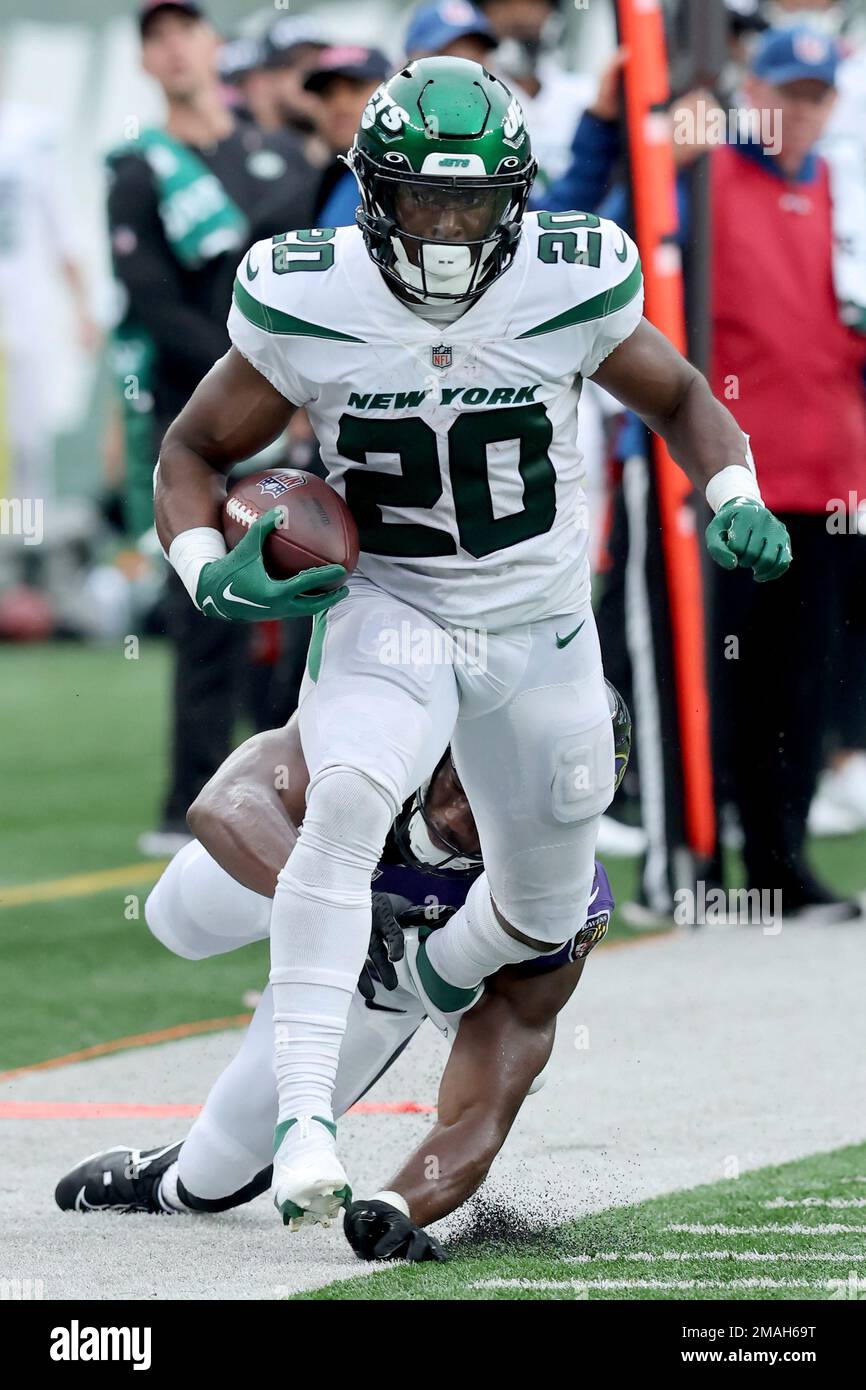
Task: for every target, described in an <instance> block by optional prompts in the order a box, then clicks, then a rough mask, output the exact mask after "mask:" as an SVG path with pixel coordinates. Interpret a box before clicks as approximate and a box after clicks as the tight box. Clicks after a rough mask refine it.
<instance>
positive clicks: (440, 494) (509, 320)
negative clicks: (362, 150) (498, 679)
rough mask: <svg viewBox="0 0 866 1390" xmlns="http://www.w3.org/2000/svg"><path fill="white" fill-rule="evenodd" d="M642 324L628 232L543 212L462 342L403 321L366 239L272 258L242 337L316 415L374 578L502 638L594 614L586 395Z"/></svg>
mask: <svg viewBox="0 0 866 1390" xmlns="http://www.w3.org/2000/svg"><path fill="white" fill-rule="evenodd" d="M642 308H643V281H642V276H641V269H640V260H639V258H638V254H637V250H636V248H635V246H634V243H633V242H632V241H631V240H630V238H629V237H627V236H626V234H625V233H624V232H623V231H622V230H621V229H620V228H619V227H618V226H616V224H615V223H613V222H607V221H604V220H601V221H600V220H599V219H598V218H596V217H594V216H592V215H591V214H588V213H555V214H551V213H543V212H542V213H534V214H531V215H530V216H528V217H527V218H526V221H525V223H524V232H523V235H522V236H521V239H520V242H519V246H518V251H517V254H516V256H515V258H514V261H513V263H512V264H511V266H509V268H508V270H507V271H506V272H505V274H504V275H502V276H501V277H500V279H499V280H498V281H496V282H495V283H494V284H493V285H491V287H490V288H489V289H488V290H486V291H485V293H484V294H482V295H481V296H480V298H479V299H477V300H476V301H475V302H474V303H473V304H472V305H471V306H470V308H468V309H467V310H466V312H465V313H464V314H463V315H462V316H461V317H460V318H459V319H457V320H456V322H454V323H452V324H449V325H443V324H438V325H435V326H434V325H432V324H430V323H428V322H427V321H426V320H425V319H423V318H421V317H419V316H418V315H417V314H415V313H414V312H413V311H412V310H411V309H409V308H408V307H407V306H406V305H405V304H404V303H402V302H401V300H400V299H399V298H398V297H397V295H395V294H394V293H393V291H392V290H391V289H389V287H388V285H387V283H386V282H385V280H384V279H383V277H382V275H381V274H380V272H379V271H378V269H377V268H376V266H375V265H374V263H373V261H372V260H371V259H370V257H369V255H368V254H367V251H366V248H365V246H364V242H363V238H362V235H361V232H360V231H359V229H358V228H357V227H343V228H340V229H339V230H337V231H334V230H333V229H331V228H320V229H316V230H313V231H300V232H291V233H287V234H284V235H281V236H278V237H275V238H274V239H273V241H260V242H258V243H257V245H256V246H254V247H253V249H252V251H251V252H250V253H249V255H248V256H247V257H246V258H245V259H244V261H243V262H242V263H241V266H240V268H239V270H238V277H237V281H236V284H235V296H234V303H233V305H232V309H231V313H230V315H229V332H230V334H231V339H232V342H233V343H234V345H235V346H236V347H237V348H238V350H239V351H240V352H241V353H242V354H243V356H244V357H245V358H247V360H248V361H249V362H250V363H252V365H253V366H254V367H255V368H257V370H258V371H260V372H261V373H262V375H263V376H265V377H266V378H267V380H268V381H269V382H271V384H272V385H273V386H274V387H276V389H277V390H278V391H280V392H281V393H282V394H283V395H284V396H286V397H287V399H288V400H290V401H292V402H293V403H294V404H296V405H299V406H300V405H303V406H305V407H306V409H307V411H308V413H309V417H310V420H311V423H312V425H313V428H314V430H315V432H316V435H317V437H318V440H319V445H320V448H321V453H322V459H323V461H324V463H325V465H326V467H327V470H328V481H329V482H330V483H331V484H332V486H333V487H335V488H336V489H337V491H338V492H339V493H340V494H341V495H342V496H343V497H344V498H345V500H346V502H347V503H348V505H349V507H350V509H351V511H352V513H353V514H354V516H355V519H356V521H357V523H358V529H359V533H360V538H361V557H360V561H359V564H358V571H359V573H361V574H363V575H365V576H366V577H367V578H368V579H370V580H372V582H373V583H375V584H377V585H379V586H380V587H381V588H383V589H385V590H387V591H388V592H389V593H392V594H394V595H395V596H396V597H398V598H401V599H403V600H404V601H405V602H406V603H409V604H411V605H413V606H414V607H416V608H420V609H421V610H422V611H424V612H426V613H428V614H429V615H431V616H432V617H434V618H435V619H436V620H437V621H439V622H440V623H442V624H444V625H446V626H449V627H450V626H455V627H480V628H487V629H489V630H490V631H494V632H495V631H501V630H503V629H505V628H508V627H512V626H516V625H520V624H524V623H529V622H533V621H535V620H537V619H540V618H547V617H555V616H559V615H561V614H566V613H573V612H576V611H577V610H578V609H580V608H581V607H583V605H584V604H585V603H586V602H587V601H588V598H589V568H588V564H587V558H586V556H587V507H586V500H585V497H584V493H583V489H582V485H581V484H582V479H583V470H582V467H581V459H580V454H579V452H578V449H577V442H576V437H577V404H578V399H579V395H580V385H581V380H582V378H583V377H585V376H592V374H593V373H594V372H595V371H597V369H598V367H599V366H600V364H601V363H602V362H603V361H604V359H605V357H606V356H607V355H608V353H610V352H611V351H612V350H613V349H614V348H615V347H616V346H617V345H618V344H619V343H621V342H622V341H623V340H624V339H625V338H627V337H628V336H629V335H630V334H631V333H632V332H633V331H634V329H635V328H636V327H637V325H638V323H639V322H640V318H641V313H642Z"/></svg>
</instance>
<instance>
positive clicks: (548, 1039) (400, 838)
mask: <svg viewBox="0 0 866 1390" xmlns="http://www.w3.org/2000/svg"><path fill="white" fill-rule="evenodd" d="M608 697H609V705H610V712H611V719H612V724H613V732H614V746H615V748H616V755H617V781H619V780H620V779H621V777H622V775H623V773H624V771H625V767H626V764H627V761H628V755H629V749H630V745H631V720H630V718H629V715H628V710H627V709H626V707H625V704H624V702H623V700H622V698H621V697H620V696H619V695H618V694H617V692H616V691H615V690H614V689H613V687H612V686H610V685H609V684H608ZM307 785H308V774H307V769H306V766H305V763H304V757H303V752H302V750H301V743H300V735H299V732H298V728H297V719H296V718H294V717H293V718H292V720H290V722H289V724H288V726H287V727H286V728H285V729H275V730H272V731H271V732H269V733H266V734H258V735H256V736H255V737H254V738H252V739H249V740H248V741H247V743H245V744H244V745H243V746H242V747H241V748H239V749H238V750H237V751H236V752H235V753H233V754H232V755H231V757H229V758H228V759H227V760H226V762H225V763H224V764H223V766H222V767H221V768H220V770H219V771H218V772H217V773H216V775H215V776H214V777H213V778H211V781H210V782H209V783H208V785H207V786H206V787H205V788H204V790H203V791H202V792H201V794H200V795H199V797H198V799H197V800H196V802H195V804H194V805H193V807H192V808H191V810H190V825H191V827H192V828H193V829H194V830H195V832H196V835H197V837H198V839H197V841H196V842H193V843H192V844H190V845H187V846H186V847H185V848H184V849H183V850H181V852H180V853H179V854H177V855H176V856H175V858H174V859H173V860H172V861H171V863H170V864H169V866H168V868H167V869H166V870H165V873H164V874H163V875H162V877H161V879H160V880H159V882H158V883H157V885H156V887H155V888H154V890H153V892H152V893H151V894H150V897H149V898H148V900H147V907H146V917H147V923H148V926H149V927H150V929H151V931H152V932H153V934H154V936H155V937H156V938H157V939H158V940H159V941H161V942H162V943H163V944H164V945H165V946H167V947H168V949H169V950H171V951H174V952H175V953H176V954H177V955H180V956H183V957H184V958H185V959H188V960H201V959H204V958H206V957H209V956H214V955H221V954H223V953H225V952H227V951H232V950H236V949H237V948H238V947H241V946H245V945H247V944H248V943H249V942H251V941H261V940H264V939H265V938H266V937H267V935H268V927H269V917H270V904H271V899H272V898H273V893H274V888H275V885H276V882H277V879H278V876H279V873H280V870H281V868H282V866H283V864H284V863H285V861H286V858H287V857H288V854H289V852H290V850H291V847H292V845H293V843H294V841H295V839H296V837H297V827H298V826H299V825H300V824H301V822H302V821H303V817H304V794H305V791H306V787H307ZM478 851H479V843H478V832H477V829H476V827H475V823H474V821H473V818H472V811H471V808H470V806H469V803H468V801H467V800H466V797H465V794H464V792H463V789H462V787H461V786H460V782H459V779H458V778H457V775H456V773H455V770H454V767H453V764H452V763H451V760H450V757H449V755H448V754H447V753H446V755H445V756H444V757H443V759H442V762H441V764H440V766H439V767H438V768H437V769H436V770H435V772H434V774H433V776H432V777H431V779H430V782H429V784H428V786H426V787H425V788H421V789H419V791H418V792H417V793H416V794H415V795H414V796H413V797H411V798H410V800H409V801H408V802H407V803H406V805H405V806H404V807H403V808H402V811H401V813H400V815H399V816H398V817H397V820H396V821H395V823H394V825H393V826H392V828H391V831H390V832H389V835H388V838H387V840H386V843H385V850H384V853H383V855H382V859H381V862H380V864H379V867H378V869H377V871H376V874H375V878H374V885H373V886H374V889H375V893H374V897H373V903H374V912H373V933H372V936H371V941H370V952H369V957H368V961H367V965H366V967H365V969H364V971H363V973H362V975H361V979H360V981H359V985H358V989H357V990H356V993H355V996H354V998H353V1001H352V1005H351V1007H350V1010H349V1021H348V1028H347V1032H346V1038H345V1042H344V1045H343V1049H342V1051H341V1054H340V1066H339V1070H338V1074H337V1084H336V1087H335V1091H334V1113H335V1114H337V1115H340V1114H342V1113H344V1112H345V1111H346V1110H347V1109H348V1108H349V1107H350V1106H351V1105H352V1104H353V1103H354V1101H356V1100H357V1099H359V1098H360V1097H361V1096H363V1095H364V1094H365V1093H366V1092H367V1090H368V1089H369V1088H370V1087H371V1086H372V1085H373V1084H374V1083H375V1082H376V1081H377V1080H378V1079H379V1077H380V1076H382V1075H383V1073H384V1072H385V1071H387V1070H388V1068H389V1067H390V1066H391V1065H392V1063H393V1062H394V1061H395V1060H396V1058H397V1057H398V1056H400V1054H401V1053H402V1052H403V1050H404V1048H405V1047H406V1045H407V1044H408V1043H409V1042H411V1040H412V1038H413V1037H414V1035H415V1033H416V1032H417V1031H418V1028H419V1027H420V1025H421V1023H423V1021H424V1019H425V1018H430V1019H431V1020H432V1021H433V1022H434V1024H436V1025H437V1026H438V1027H439V1028H440V1029H441V1030H442V1031H443V1032H444V1033H445V1035H446V1036H447V1037H448V1038H449V1040H451V1041H452V1051H451V1054H450V1056H449V1059H448V1062H447V1064H446V1066H445V1071H444V1073H443V1076H442V1079H441V1084H440V1088H439V1104H438V1111H439V1114H438V1121H437V1124H436V1126H435V1128H434V1129H433V1131H432V1132H430V1133H428V1134H426V1135H425V1137H424V1140H423V1142H422V1144H421V1145H420V1146H419V1148H418V1149H417V1150H416V1152H415V1153H413V1154H412V1155H411V1156H410V1157H409V1158H408V1159H407V1160H406V1162H405V1163H404V1164H402V1165H401V1167H400V1169H399V1171H398V1172H397V1174H396V1175H395V1176H394V1177H393V1178H392V1179H391V1180H390V1182H389V1183H388V1185H387V1189H386V1191H385V1192H379V1193H377V1194H376V1195H375V1196H374V1197H372V1198H369V1199H367V1200H366V1201H363V1202H354V1203H353V1204H352V1207H351V1208H350V1210H349V1212H348V1213H347V1217H346V1223H345V1230H346V1235H347V1237H348V1239H349V1241H350V1243H351V1244H352V1246H353V1248H354V1249H355V1250H356V1251H357V1252H358V1254H359V1255H361V1256H362V1257H363V1258H367V1259H384V1258H396V1259H399V1258H406V1259H411V1260H423V1259H431V1258H441V1249H440V1247H439V1245H438V1242H437V1241H436V1240H435V1239H434V1238H433V1237H432V1236H430V1235H428V1234H427V1233H426V1232H425V1231H423V1230H422V1229H421V1227H422V1226H424V1225H426V1224H428V1223H429V1222H432V1221H436V1220H439V1219H440V1218H441V1217H442V1216H445V1215H447V1214H448V1213H449V1212H451V1211H453V1210H455V1209H456V1208H457V1207H459V1206H460V1205H462V1203H463V1202H465V1201H466V1199H467V1198H468V1197H469V1196H471V1194H472V1193H473V1192H474V1191H475V1190H476V1188H477V1187H478V1186H479V1185H480V1183H481V1182H483V1180H484V1177H485V1175H486V1173H487V1170H488V1168H489V1167H490V1164H491V1163H492V1161H493V1159H494V1158H495V1156H496V1154H497V1153H498V1152H499V1150H500V1148H501V1147H502V1144H503V1143H504V1142H505V1139H506V1137H507V1135H508V1132H509V1130H510V1128H511V1124H512V1122H513V1120H514V1118H515V1116H516V1114H517V1112H518V1110H519V1109H520V1106H521V1105H522V1103H523V1101H524V1099H525V1098H526V1096H527V1094H528V1093H529V1092H531V1091H533V1090H536V1089H538V1086H539V1084H540V1083H541V1076H540V1073H541V1072H542V1070H543V1068H544V1067H545V1065H546V1063H547V1059H548V1057H549V1055H550V1049H551V1045H552V1043H553V1037H554V1032H555V1028H556V1016H557V1014H558V1013H559V1011H560V1010H561V1008H562V1007H563V1005H564V1004H565V1002H566V1001H567V1000H568V999H569V998H570V996H571V993H572V991H573V990H574V988H575V986H576V984H577V982H578V980H579V979H580V977H581V975H582V972H583V967H584V962H585V960H586V957H587V955H588V954H589V952H590V951H591V950H592V949H593V948H594V947H595V946H596V945H597V944H598V942H599V941H601V940H602V939H603V938H604V936H605V933H606V932H607V927H608V922H609V921H610V916H611V913H612V911H613V898H612V895H611V891H610V885H609V883H608V880H607V875H606V874H605V871H604V869H603V867H602V866H601V865H600V864H598V865H597V866H596V877H595V883H594V889H593V893H592V895H591V901H590V911H589V916H588V917H587V920H586V922H585V923H584V925H583V927H582V929H581V930H580V932H579V933H578V934H577V936H576V937H575V938H574V940H572V941H569V942H568V943H567V944H566V945H565V946H564V947H563V948H562V949H561V950H560V951H557V952H555V953H554V954H553V956H552V957H551V956H545V957H543V958H540V959H537V960H531V961H526V962H525V963H524V964H523V965H519V966H511V967H508V968H507V969H505V970H503V971H500V972H498V974H497V975H496V976H495V977H494V978H493V979H492V980H488V981H486V985H485V990H484V993H483V996H482V999H481V1000H479V998H478V992H477V991H464V992H462V994H460V995H458V994H457V992H456V991H453V990H450V991H448V992H447V994H440V995H437V997H436V998H430V996H429V995H428V994H427V990H426V988H425V985H424V982H423V981H422V980H421V979H420V978H419V977H418V976H417V973H416V969H415V967H416V965H417V962H418V953H417V952H418V945H419V938H420V937H421V936H422V934H424V933H427V932H430V931H431V930H435V929H437V928H439V927H440V926H441V924H442V923H443V922H444V921H446V920H447V918H448V917H449V916H450V915H451V914H452V913H453V912H455V911H456V910H457V909H458V908H459V907H461V906H462V904H463V903H464V902H465V900H466V895H467V892H468V890H469V887H470V885H471V883H472V881H473V879H474V878H476V877H477V876H478V874H479V873H480V872H481V869H482V864H481V859H480V855H479V852H478ZM431 983H432V985H433V988H434V991H435V988H436V981H435V979H434V980H433V981H431ZM455 996H456V997H455ZM469 1010H471V1011H472V1016H471V1018H470V1019H468V1020H467V1018H466V1014H467V1013H468V1011H469ZM272 1033H273V1005H272V991H271V990H270V988H268V989H267V990H265V992H264V994H263V996H262V998H261V1000H260V1002H259V1004H258V1006H257V1008H256V1012H255V1016H254V1018H253V1021H252V1023H251V1025H250V1027H249V1029H248V1030H247V1033H246V1036H245V1037H244V1040H243V1043H242V1045H241V1048H240V1050H239V1052H238V1054H237V1056H236V1057H235V1058H234V1059H233V1061H232V1062H231V1063H230V1064H229V1066H228V1067H227V1068H226V1070H225V1071H224V1072H223V1074H222V1075H221V1076H220V1078H219V1079H218V1081H217V1082H216V1084H215V1085H214V1087H213V1088H212V1089H211V1092H210V1094H209V1095H208V1098H207V1101H206V1103H205V1105H204V1108H203V1110H202V1113H201V1115H200V1116H199V1117H198V1119H197V1120H196V1121H195V1123H194V1124H193V1126H192V1129H191V1130H190V1133H189V1134H188V1135H187V1137H186V1139H185V1140H183V1141H182V1143H171V1144H168V1145H164V1146H162V1147H161V1148H158V1149H151V1150H146V1151H144V1152H142V1151H141V1150H137V1149H130V1148H127V1147H125V1146H123V1145H117V1146H114V1147H112V1148H110V1149H107V1150H105V1151H103V1152H101V1153H97V1154H92V1155H90V1156H89V1157H88V1158H85V1159H84V1160H82V1162H80V1163H78V1164H76V1166H75V1167H74V1168H73V1169H72V1170H71V1171H70V1172H68V1173H67V1174H66V1175H65V1176H64V1177H63V1178H61V1180H60V1182H59V1183H58V1185H57V1188H56V1192H55V1199H56V1201H57V1204H58V1206H60V1207H61V1208H62V1209H63V1210H64V1211H79V1212H93V1211H114V1212H117V1211H145V1212H153V1213H158V1212H184V1213H190V1212H221V1211H226V1210H228V1209H229V1208H231V1207H236V1206H240V1205H241V1204H243V1203H245V1202H248V1201H250V1200H251V1199H252V1198H253V1197H256V1196H258V1195H259V1194H260V1193H261V1192H263V1191H264V1190H265V1188H266V1187H267V1186H268V1184H269V1183H270V1179H271V1166H270V1158H271V1140H272V1136H273V1130H274V1122H275V1119H276V1110H277V1097H276V1082H275V1077H274V1069H273V1060H272V1057H273V1043H272ZM479 1076H483V1077H484V1078H485V1079H484V1085H483V1086H481V1087H479V1084H478V1080H479ZM431 1157H435V1160H436V1164H437V1172H438V1178H437V1179H436V1181H435V1182H431V1180H430V1177H429V1173H430V1160H431ZM302 1219H303V1218H297V1220H298V1222H299V1223H300V1222H301V1221H302Z"/></svg>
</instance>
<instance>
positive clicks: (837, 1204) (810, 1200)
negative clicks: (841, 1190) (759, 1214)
mask: <svg viewBox="0 0 866 1390" xmlns="http://www.w3.org/2000/svg"><path fill="white" fill-rule="evenodd" d="M761 1206H762V1207H763V1208H764V1211H781V1210H782V1208H789V1207H834V1208H835V1209H836V1210H838V1211H844V1210H845V1209H846V1208H857V1207H866V1197H802V1198H791V1197H773V1198H772V1199H771V1200H770V1201H769V1202H762V1203H761Z"/></svg>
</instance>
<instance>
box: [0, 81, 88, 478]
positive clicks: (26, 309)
mask: <svg viewBox="0 0 866 1390" xmlns="http://www.w3.org/2000/svg"><path fill="white" fill-rule="evenodd" d="M61 187H62V180H61V178H60V169H59V165H58V132H57V130H56V129H55V127H54V124H53V122H52V120H51V118H50V117H49V116H47V115H46V114H45V113H44V112H42V111H37V110H36V109H35V108H31V107H28V106H20V105H18V104H16V103H13V102H10V101H6V100H5V99H2V98H0V363H2V372H3V375H4V378H5V380H4V383H3V386H4V389H3V392H2V397H0V400H2V408H3V418H2V421H0V425H2V429H0V441H2V444H0V496H3V497H18V498H21V497H30V498H41V499H43V501H44V500H45V498H46V497H51V496H53V494H54V477H53V472H52V439H51V433H50V428H49V424H48V416H47V412H46V404H45V400H44V388H45V360H46V353H45V343H44V332H45V329H44V324H45V322H46V316H45V304H44V297H45V296H46V295H47V294H50V293H51V288H52V287H51V272H52V271H53V270H54V269H57V270H59V272H60V274H61V276H62V279H63V280H64V282H65V284H66V287H67V289H68V290H69V293H70V295H71V296H72V300H73V305H74V309H75V317H76V328H77V333H78V338H79V341H80V342H81V344H82V346H84V347H85V348H87V349H88V350H92V349H93V348H95V347H96V344H97V341H98V337H99V334H98V331H97V329H96V326H95V324H94V322H93V320H92V318H91V316H90V313H89V310H88V306H87V294H86V290H85V283H84V275H83V273H82V271H81V268H80V265H79V260H78V250H77V248H76V246H75V243H74V240H73V238H72V235H71V228H72V226H73V222H74V219H73V218H71V217H70V216H69V215H68V211H69V210H68V209H67V208H64V206H63V204H62V197H61ZM4 446H5V447H4Z"/></svg>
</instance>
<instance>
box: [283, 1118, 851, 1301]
mask: <svg viewBox="0 0 866 1390" xmlns="http://www.w3.org/2000/svg"><path fill="white" fill-rule="evenodd" d="M467 1220H468V1223H469V1229H468V1230H467V1232H466V1234H465V1235H463V1236H462V1237H461V1238H458V1240H457V1242H456V1243H455V1244H454V1245H453V1246H452V1247H451V1251H450V1253H451V1259H450V1260H449V1262H448V1263H447V1264H424V1265H399V1266H396V1267H395V1268H392V1269H387V1270H382V1271H377V1272H376V1273H374V1274H365V1275H361V1276H359V1277H358V1278H354V1279H347V1280H343V1281H341V1282H339V1283H334V1284H328V1285H327V1286H326V1287H325V1288H323V1289H317V1290H316V1291H315V1292H313V1293H308V1294H298V1295H296V1298H299V1299H302V1300H307V1299H329V1300H330V1299H364V1300H368V1299H419V1298H421V1299H461V1300H463V1299H502V1298H517V1299H527V1298H529V1299H570V1300H573V1299H598V1298H603V1299H610V1298H613V1299H635V1298H642V1299H643V1298H651V1299H658V1298H660V1299H681V1298H688V1299H744V1300H752V1299H790V1298H804V1299H828V1298H834V1299H849V1298H851V1299H866V1240H864V1236H866V1144H857V1145H853V1146H852V1147H850V1148H845V1149H837V1150H836V1151H835V1152H833V1153H829V1154H815V1155H813V1156H812V1157H809V1158H804V1159H801V1160H799V1161H798V1162H796V1163H786V1164H783V1165H781V1166H780V1167H778V1168H759V1169H757V1170H756V1171H755V1172H752V1173H746V1174H744V1175H743V1176H742V1177H740V1178H738V1179H736V1180H731V1181H726V1182H717V1183H712V1184H710V1185H708V1186H706V1187H698V1188H694V1189H693V1190H692V1191H689V1192H677V1193H674V1194H673V1195H672V1196H669V1197H659V1198H655V1199H654V1200H652V1201H649V1202H641V1203H640V1204H639V1205H637V1206H631V1207H615V1208H612V1209H610V1210H608V1211H604V1212H601V1213H599V1214H597V1215H593V1216H587V1217H584V1218H583V1219H582V1220H580V1221H575V1222H572V1223H571V1224H569V1225H567V1226H561V1227H559V1228H558V1229H556V1228H555V1229H553V1230H549V1229H548V1230H539V1231H538V1232H537V1233H533V1232H532V1230H531V1221H530V1220H528V1219H522V1218H521V1217H520V1216H519V1215H515V1214H514V1213H511V1212H509V1211H508V1210H507V1209H502V1210H501V1211H497V1210H496V1209H495V1207H491V1206H490V1205H489V1204H486V1203H484V1202H479V1204H478V1207H477V1215H476V1222H477V1232H475V1231H473V1230H472V1226H471V1223H472V1211H471V1208H470V1209H469V1211H468V1212H467ZM521 1228H523V1229H521ZM485 1231H496V1232H497V1233H498V1234H497V1236H496V1237H495V1238H493V1239H491V1238H490V1237H489V1236H487V1235H485ZM478 1232H480V1234H479V1233H478ZM505 1232H511V1234H508V1235H505V1234H502V1233H505Z"/></svg>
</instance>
